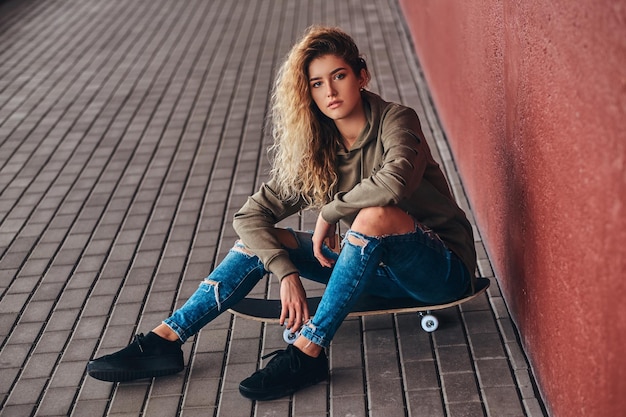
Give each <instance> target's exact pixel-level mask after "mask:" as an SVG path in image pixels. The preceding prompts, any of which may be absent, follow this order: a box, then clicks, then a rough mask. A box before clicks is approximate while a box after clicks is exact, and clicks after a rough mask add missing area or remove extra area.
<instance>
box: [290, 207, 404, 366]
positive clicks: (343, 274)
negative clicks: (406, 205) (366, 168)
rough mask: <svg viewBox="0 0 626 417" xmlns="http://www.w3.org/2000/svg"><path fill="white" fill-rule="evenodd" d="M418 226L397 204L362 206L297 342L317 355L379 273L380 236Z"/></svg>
mask: <svg viewBox="0 0 626 417" xmlns="http://www.w3.org/2000/svg"><path fill="white" fill-rule="evenodd" d="M414 230H415V222H414V220H413V218H412V217H411V216H409V215H408V214H406V213H405V212H404V211H402V210H400V209H398V208H396V207H391V206H389V207H371V208H366V209H363V210H361V211H360V212H359V214H358V216H357V217H356V219H355V221H354V222H353V224H352V227H351V228H350V230H349V231H348V232H347V234H346V237H345V238H344V241H343V244H342V245H343V246H342V248H341V253H340V255H339V258H338V259H337V262H336V263H335V266H334V268H333V271H332V274H331V277H330V279H329V281H328V284H327V286H326V290H325V291H324V295H323V297H322V300H321V302H320V304H319V306H318V308H317V312H316V313H315V316H314V317H313V318H312V319H311V320H310V321H309V323H307V324H306V325H305V326H304V328H303V330H302V333H301V335H300V337H299V338H298V339H297V340H296V342H295V346H296V347H298V348H299V349H300V350H302V351H303V352H304V353H306V354H308V355H310V356H313V357H315V356H317V355H318V354H319V353H320V352H321V350H322V348H324V347H327V346H328V345H329V344H330V341H331V339H332V337H333V336H334V334H335V332H336V331H337V329H338V328H339V326H340V325H341V323H342V322H343V320H344V318H345V317H346V316H347V315H348V313H349V312H350V310H351V308H352V307H353V306H354V304H355V303H356V301H357V300H358V298H359V297H360V296H361V294H362V293H363V290H364V289H365V288H366V286H367V284H368V281H369V280H370V279H372V278H373V277H375V276H376V270H377V268H378V267H379V264H380V261H381V256H382V249H383V247H382V246H381V239H380V237H382V236H387V235H401V234H407V233H411V232H413V231H414ZM311 342H312V343H311Z"/></svg>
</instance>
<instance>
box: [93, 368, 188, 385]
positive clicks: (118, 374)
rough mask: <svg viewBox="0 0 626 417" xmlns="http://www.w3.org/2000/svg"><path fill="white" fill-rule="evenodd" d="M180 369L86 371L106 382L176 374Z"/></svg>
mask: <svg viewBox="0 0 626 417" xmlns="http://www.w3.org/2000/svg"><path fill="white" fill-rule="evenodd" d="M182 370H183V368H180V369H160V370H158V371H98V370H93V371H88V373H89V376H91V377H92V378H95V379H99V380H100V381H107V382H126V381H133V380H135V379H145V378H154V377H159V376H166V375H172V374H176V373H178V372H180V371H182Z"/></svg>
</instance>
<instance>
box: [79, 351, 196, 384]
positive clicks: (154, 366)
mask: <svg viewBox="0 0 626 417" xmlns="http://www.w3.org/2000/svg"><path fill="white" fill-rule="evenodd" d="M104 364H105V363H99V362H98V361H97V360H96V361H92V362H89V364H88V365H87V373H88V374H89V376H91V377H93V378H95V379H99V380H100V381H107V382H125V381H133V380H135V379H144V378H154V377H158V376H166V375H172V374H175V373H178V372H180V371H182V370H183V369H184V368H185V365H184V362H183V359H182V357H179V356H178V355H176V356H175V357H172V356H159V357H155V358H152V359H151V360H150V361H144V363H141V362H140V363H139V364H137V363H135V364H134V365H135V368H137V367H139V368H141V367H143V368H144V369H132V368H131V369H128V368H124V367H122V366H119V367H114V366H103V365H104Z"/></svg>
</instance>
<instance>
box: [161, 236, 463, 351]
mask: <svg viewBox="0 0 626 417" xmlns="http://www.w3.org/2000/svg"><path fill="white" fill-rule="evenodd" d="M293 234H294V236H295V237H296V240H297V241H298V246H297V247H296V248H293V249H292V248H285V249H286V250H287V252H288V253H289V257H290V259H291V261H292V262H293V263H294V265H295V266H296V267H297V268H298V271H299V272H300V275H301V276H302V277H303V278H307V279H311V280H313V281H316V282H320V283H323V284H326V290H325V291H324V295H323V297H322V301H321V302H320V304H319V306H318V308H317V311H316V313H315V315H314V317H313V318H312V319H311V320H310V321H309V322H308V323H307V324H306V325H305V326H304V327H303V329H302V335H303V336H304V337H305V338H307V339H308V340H310V341H312V342H313V343H315V344H317V345H320V346H322V347H328V346H329V344H330V341H331V340H332V338H333V336H334V335H335V332H336V331H337V329H338V328H339V326H340V325H341V323H342V322H343V320H344V318H345V317H346V316H347V315H348V313H349V312H350V310H351V308H352V307H353V306H354V304H355V303H356V301H357V300H358V298H359V296H360V295H361V294H363V293H368V294H373V295H377V296H381V297H387V298H394V297H412V298H415V299H418V300H420V301H424V302H428V303H443V302H447V301H451V300H454V299H456V298H459V297H461V296H462V295H464V294H465V293H467V292H468V291H470V288H471V276H470V274H469V272H468V270H467V268H466V267H465V266H464V265H463V263H462V262H461V260H460V259H459V258H458V257H457V256H456V255H455V254H454V253H452V252H451V251H449V250H448V249H447V248H446V246H445V245H444V244H443V242H442V241H441V240H440V239H439V238H438V237H437V236H436V235H434V234H432V233H431V232H429V231H425V230H422V229H421V228H419V227H416V230H415V231H414V232H411V233H407V234H402V235H389V236H383V237H372V236H366V235H363V234H361V233H358V232H355V231H352V230H348V232H347V233H346V236H345V237H344V239H343V242H342V248H341V252H340V253H339V254H337V253H335V252H333V251H332V250H331V249H330V248H328V247H323V251H324V254H325V255H326V256H327V257H328V258H331V259H334V260H335V264H334V266H333V268H324V267H322V266H321V265H320V264H319V262H318V261H317V259H316V258H315V257H314V256H313V244H312V241H311V237H312V233H308V232H297V231H293ZM266 274H267V271H266V270H265V268H264V267H263V264H262V263H261V262H260V260H259V259H258V258H257V257H256V256H254V255H250V254H247V253H245V252H242V251H240V250H238V249H231V250H230V252H229V253H228V255H227V256H226V257H225V258H224V260H223V261H222V262H221V263H220V264H219V265H218V266H217V267H216V268H215V269H214V270H213V272H211V274H210V275H209V276H208V277H207V278H206V279H205V280H204V281H203V282H202V283H201V284H200V287H199V288H198V289H197V290H196V291H195V292H194V294H193V295H192V296H191V297H190V298H189V300H187V302H186V303H185V304H184V305H183V306H182V307H181V308H179V309H178V310H176V311H175V312H174V313H173V314H172V316H171V317H169V318H168V319H166V320H164V321H163V322H164V323H165V324H166V325H168V326H169V327H170V328H171V329H172V330H173V331H174V332H175V333H176V334H178V336H179V338H180V340H181V341H183V342H184V341H186V340H187V339H188V338H189V337H190V336H192V335H193V334H195V333H197V332H198V331H200V329H201V328H202V327H204V326H205V325H206V324H208V323H209V322H210V321H211V320H213V319H214V318H215V317H217V316H218V315H219V314H221V313H222V312H224V311H226V310H227V309H228V308H230V307H232V306H233V305H235V304H236V303H237V302H238V301H239V300H241V299H242V298H244V297H245V296H246V295H247V294H248V293H249V292H250V291H251V290H252V289H253V288H254V286H255V285H256V284H257V282H258V281H259V280H260V279H261V278H263V277H264V276H265V275H266Z"/></svg>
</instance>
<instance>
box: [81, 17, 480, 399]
mask: <svg viewBox="0 0 626 417" xmlns="http://www.w3.org/2000/svg"><path fill="white" fill-rule="evenodd" d="M369 79H370V74H369V72H368V69H367V65H366V63H365V60H364V59H363V58H362V57H361V56H360V54H359V51H358V48H357V47H356V45H355V43H354V41H353V40H352V39H351V38H350V37H349V36H348V35H347V34H346V33H344V32H342V31H341V30H338V29H336V28H327V27H312V28H310V29H309V30H308V31H307V32H306V33H305V34H304V36H303V38H302V39H301V40H300V41H299V42H298V43H297V44H296V45H295V46H294V47H293V48H292V50H291V52H290V53H289V55H288V57H287V59H286V61H285V62H284V64H283V66H282V68H281V69H280V71H279V74H278V77H277V80H276V84H275V88H274V91H273V96H272V113H271V116H272V123H273V135H274V140H275V142H274V145H273V147H272V150H273V155H274V157H273V168H272V172H271V180H270V181H269V182H268V183H266V184H263V185H262V186H261V188H260V190H259V191H258V192H257V193H256V194H254V195H252V196H251V197H250V198H249V199H248V201H247V202H246V204H245V205H244V206H243V207H242V208H241V210H239V212H238V213H237V214H235V217H234V221H233V226H234V228H235V230H236V231H237V234H238V235H239V237H240V241H238V242H237V243H236V244H235V246H234V247H233V248H232V250H231V251H230V252H229V254H228V255H227V256H226V257H225V259H224V260H223V261H222V262H221V263H220V264H219V265H218V266H217V267H216V268H215V269H214V270H213V272H211V274H210V275H209V276H208V277H207V278H206V279H205V280H204V281H203V282H202V283H201V284H200V287H199V288H198V290H197V291H196V292H195V293H194V294H193V295H192V296H191V297H190V298H189V300H188V301H187V302H186V303H185V305H183V306H182V307H181V308H180V309H179V310H177V311H175V312H174V313H173V314H172V316H171V317H169V318H167V319H166V320H164V321H163V323H162V324H160V325H159V326H157V327H156V328H155V329H154V330H153V331H152V332H150V333H148V334H147V335H146V336H143V335H138V336H137V337H136V338H135V341H134V342H133V343H131V344H130V345H129V346H127V347H126V348H124V349H122V350H121V351H118V352H116V353H114V354H112V355H107V356H104V357H101V358H99V359H95V360H92V361H91V362H89V364H88V368H87V369H88V372H89V374H90V375H91V376H92V377H94V378H98V379H102V380H106V381H127V380H132V379H137V378H146V377H154V376H159V375H167V374H171V373H175V372H179V371H180V370H182V369H183V367H184V364H183V357H182V350H181V348H180V345H181V344H182V343H184V342H185V341H186V340H187V339H188V338H189V337H190V336H192V335H194V334H196V333H197V332H198V331H200V329H201V328H202V327H204V326H205V325H206V324H207V323H209V322H210V321H211V320H213V319H214V318H215V317H217V316H218V315H219V314H221V313H222V312H224V311H226V310H227V309H228V308H229V307H231V306H233V305H234V304H235V303H237V302H238V301H239V300H241V299H242V298H243V297H245V296H246V294H248V292H249V291H250V290H252V288H253V287H254V286H255V284H256V283H257V282H258V281H259V280H260V279H262V278H263V277H264V276H265V275H266V274H267V273H268V272H271V273H273V274H274V275H275V276H276V277H277V279H279V280H280V298H281V302H282V311H281V313H280V321H281V323H284V324H286V326H287V327H288V328H291V329H300V328H302V332H301V334H300V336H299V338H298V339H297V340H296V341H295V344H294V345H290V346H288V347H287V349H286V350H280V351H277V352H274V355H275V356H274V357H273V358H272V359H271V361H270V362H269V363H268V364H267V366H266V367H265V368H263V369H260V370H258V371H257V372H255V373H254V374H253V375H252V376H250V377H249V378H247V379H245V380H244V381H242V382H241V384H240V386H239V390H240V392H241V394H242V395H243V396H245V397H247V398H250V399H253V400H269V399H274V398H279V397H282V396H285V395H289V394H291V393H293V392H295V391H296V390H299V389H301V388H303V387H306V386H309V385H312V384H315V383H318V382H320V381H322V380H325V379H327V378H328V371H329V368H328V360H327V357H326V353H325V348H327V347H328V346H329V344H330V341H331V340H332V338H333V335H334V334H335V332H336V330H337V328H338V327H339V325H340V324H341V323H342V321H343V319H344V318H345V317H346V315H347V314H348V312H349V311H350V309H351V307H352V306H353V305H354V303H355V302H356V301H357V299H358V298H359V296H360V295H361V294H362V293H372V294H376V295H379V296H383V297H414V298H416V299H419V300H421V301H424V302H429V303H442V302H446V301H451V300H453V299H456V298H459V297H461V296H462V295H464V294H466V293H468V292H471V291H472V289H473V272H474V271H475V268H476V254H475V249H474V239H473V236H472V229H471V226H470V224H469V222H468V221H467V219H466V216H465V214H464V213H463V211H462V210H461V209H460V208H459V207H458V206H457V204H456V203H455V201H454V199H453V197H452V195H451V193H450V190H449V187H448V184H447V182H446V180H445V178H444V175H443V173H442V172H441V170H440V168H439V166H438V165H437V163H436V162H435V161H434V160H433V158H432V156H431V153H430V150H429V148H428V145H427V143H426V140H425V139H424V135H423V133H422V131H421V127H420V123H419V120H418V117H417V115H416V113H415V112H414V111H413V110H412V109H410V108H407V107H404V106H401V105H399V104H393V103H388V102H386V101H384V100H383V99H382V98H380V97H379V96H378V95H376V94H373V93H371V92H368V91H366V90H365V87H366V86H367V84H368V81H369ZM303 209H318V210H319V216H318V217H317V222H316V225H315V230H314V232H313V233H306V232H296V231H293V230H288V229H281V228H277V227H276V226H275V225H276V223H278V222H279V221H281V220H283V219H284V218H286V217H288V216H290V215H292V214H295V213H298V212H299V211H301V210H303ZM339 221H343V222H345V223H347V224H348V225H349V226H350V228H349V230H348V231H347V233H346V235H345V237H344V238H343V241H342V243H341V248H338V247H336V244H335V240H334V235H335V225H336V224H337V223H338V222H339ZM301 277H304V278H307V279H312V280H315V281H317V282H321V283H324V284H326V290H325V292H324V295H323V297H322V301H321V303H320V305H319V307H318V309H317V311H316V313H315V315H314V316H313V317H310V315H309V311H308V307H307V304H306V294H305V290H304V288H303V286H302V281H301Z"/></svg>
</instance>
